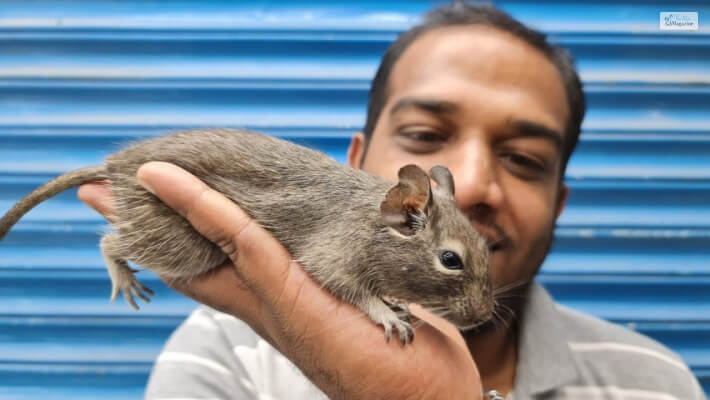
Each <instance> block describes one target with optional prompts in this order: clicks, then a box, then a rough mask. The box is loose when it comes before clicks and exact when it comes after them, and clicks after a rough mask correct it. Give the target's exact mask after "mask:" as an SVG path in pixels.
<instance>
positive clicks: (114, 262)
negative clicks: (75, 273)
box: [101, 232, 154, 310]
mask: <svg viewBox="0 0 710 400" xmlns="http://www.w3.org/2000/svg"><path fill="white" fill-rule="evenodd" d="M118 240H120V237H119V236H118V234H117V233H115V232H112V233H108V234H106V235H104V237H102V238H101V253H102V254H103V256H104V261H105V262H106V268H107V269H108V274H109V276H110V277H111V302H112V303H113V302H114V301H115V300H116V297H118V292H119V291H121V292H123V297H124V298H125V299H126V301H127V302H128V304H130V305H131V307H132V308H133V309H134V310H138V305H137V304H136V301H135V300H134V299H133V296H138V297H140V298H141V299H143V301H145V302H146V303H150V298H149V297H148V296H147V295H150V296H153V295H154V293H153V291H152V290H150V289H149V288H148V287H146V286H144V285H143V284H142V283H140V282H139V281H138V279H136V277H135V273H136V272H137V271H136V270H135V269H133V268H131V267H130V266H129V265H128V262H126V259H125V258H123V255H122V254H120V252H119V251H118V249H119V248H120V246H119V244H118Z"/></svg>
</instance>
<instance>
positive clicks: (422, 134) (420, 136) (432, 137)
mask: <svg viewBox="0 0 710 400" xmlns="http://www.w3.org/2000/svg"><path fill="white" fill-rule="evenodd" d="M404 136H406V137H407V138H408V139H411V140H416V141H419V142H427V143H432V142H439V141H443V140H444V139H443V138H442V137H441V135H439V134H436V133H434V132H428V131H419V132H404Z"/></svg>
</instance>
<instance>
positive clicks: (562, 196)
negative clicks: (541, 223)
mask: <svg viewBox="0 0 710 400" xmlns="http://www.w3.org/2000/svg"><path fill="white" fill-rule="evenodd" d="M567 196H569V187H568V186H567V185H565V184H564V183H562V184H561V185H560V193H559V194H558V196H557V210H556V214H557V215H556V216H555V219H558V218H560V215H562V211H563V210H564V209H565V206H566V205H567Z"/></svg>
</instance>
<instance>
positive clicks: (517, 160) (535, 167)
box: [504, 153, 546, 172]
mask: <svg viewBox="0 0 710 400" xmlns="http://www.w3.org/2000/svg"><path fill="white" fill-rule="evenodd" d="M504 157H505V158H507V159H508V160H510V162H512V163H513V164H515V165H517V166H520V167H523V168H526V169H530V170H532V171H535V172H544V171H545V169H546V168H545V164H543V163H542V162H540V161H537V160H535V159H533V158H531V157H528V156H524V155H522V154H517V153H510V154H506V155H504Z"/></svg>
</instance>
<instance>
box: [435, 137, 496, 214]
mask: <svg viewBox="0 0 710 400" xmlns="http://www.w3.org/2000/svg"><path fill="white" fill-rule="evenodd" d="M448 165H449V169H450V170H451V173H452V175H453V176H454V183H455V187H456V195H455V197H456V202H457V204H458V206H459V208H461V209H468V208H471V207H474V206H480V205H486V206H488V207H490V208H493V209H497V208H498V207H499V206H500V204H501V202H502V201H503V191H502V188H501V184H500V179H499V178H500V177H499V172H498V169H497V168H496V166H497V159H496V155H495V153H494V152H493V150H492V149H490V148H488V147H487V146H486V145H485V144H483V143H481V142H480V141H478V140H469V141H467V142H466V143H465V144H464V145H463V146H460V147H459V148H458V152H457V155H456V157H453V159H452V160H451V161H450V162H449V163H448Z"/></svg>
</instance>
